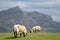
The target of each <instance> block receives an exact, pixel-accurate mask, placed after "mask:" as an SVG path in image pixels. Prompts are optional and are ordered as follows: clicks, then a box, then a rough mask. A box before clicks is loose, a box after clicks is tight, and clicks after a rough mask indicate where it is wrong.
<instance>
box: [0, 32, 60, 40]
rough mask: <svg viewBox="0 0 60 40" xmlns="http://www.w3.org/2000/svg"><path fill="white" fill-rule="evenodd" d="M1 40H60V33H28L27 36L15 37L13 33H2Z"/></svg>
mask: <svg viewBox="0 0 60 40" xmlns="http://www.w3.org/2000/svg"><path fill="white" fill-rule="evenodd" d="M0 40H60V33H28V35H27V36H26V37H25V38H24V37H20V36H19V35H18V37H17V38H14V35H13V33H0Z"/></svg>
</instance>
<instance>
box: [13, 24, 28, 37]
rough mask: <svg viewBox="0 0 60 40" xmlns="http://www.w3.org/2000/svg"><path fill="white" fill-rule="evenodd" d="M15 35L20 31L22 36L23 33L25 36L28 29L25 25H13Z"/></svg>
mask: <svg viewBox="0 0 60 40" xmlns="http://www.w3.org/2000/svg"><path fill="white" fill-rule="evenodd" d="M13 32H14V36H15V37H17V34H18V33H20V36H21V35H22V34H23V36H24V37H25V36H26V35H27V29H26V27H25V26H24V25H19V24H16V25H14V27H13Z"/></svg>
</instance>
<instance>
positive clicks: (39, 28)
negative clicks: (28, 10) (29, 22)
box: [30, 26, 41, 33]
mask: <svg viewBox="0 0 60 40" xmlns="http://www.w3.org/2000/svg"><path fill="white" fill-rule="evenodd" d="M40 30H41V27H40V26H34V27H33V28H32V29H31V30H30V33H31V32H36V31H40Z"/></svg>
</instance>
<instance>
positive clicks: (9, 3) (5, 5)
mask: <svg viewBox="0 0 60 40" xmlns="http://www.w3.org/2000/svg"><path fill="white" fill-rule="evenodd" d="M16 4H17V3H16V2H13V1H0V10H4V9H8V8H11V7H14V6H16Z"/></svg>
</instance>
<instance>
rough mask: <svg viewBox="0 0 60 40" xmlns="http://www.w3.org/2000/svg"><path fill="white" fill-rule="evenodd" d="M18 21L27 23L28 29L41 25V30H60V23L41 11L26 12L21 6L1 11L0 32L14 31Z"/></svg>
mask: <svg viewBox="0 0 60 40" xmlns="http://www.w3.org/2000/svg"><path fill="white" fill-rule="evenodd" d="M17 23H19V24H23V25H25V26H26V27H27V29H28V30H30V29H31V28H32V27H33V26H35V25H40V26H41V27H42V30H41V32H60V23H57V22H55V21H53V20H52V17H51V16H48V15H44V14H42V13H40V12H37V11H32V12H24V11H23V10H21V8H20V7H19V6H16V7H13V8H9V9H8V10H4V11H1V12H0V32H12V31H13V25H14V24H17Z"/></svg>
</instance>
